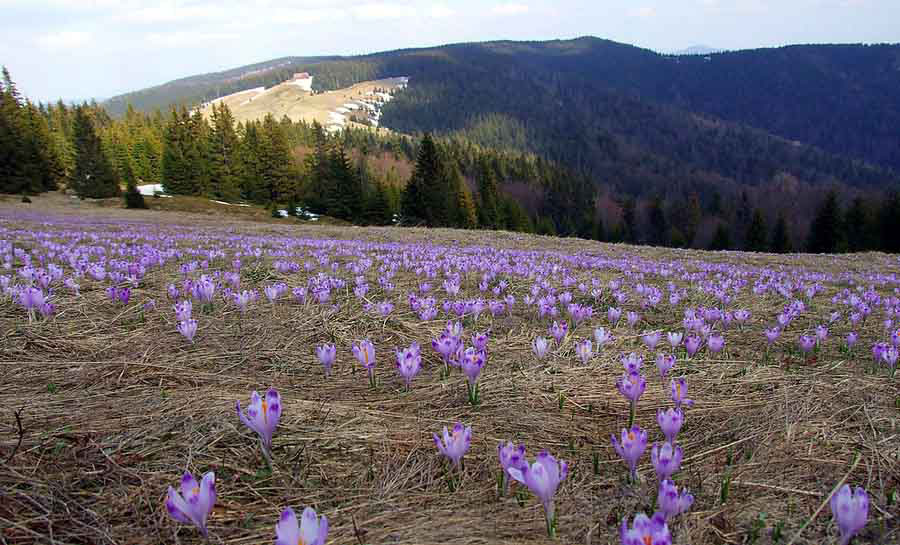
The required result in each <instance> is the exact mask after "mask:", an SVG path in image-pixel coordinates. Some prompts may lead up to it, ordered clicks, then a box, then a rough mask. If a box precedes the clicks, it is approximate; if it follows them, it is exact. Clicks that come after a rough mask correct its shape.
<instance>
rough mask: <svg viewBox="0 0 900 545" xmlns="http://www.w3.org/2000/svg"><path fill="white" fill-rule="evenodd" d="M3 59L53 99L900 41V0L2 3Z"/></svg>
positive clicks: (23, 84)
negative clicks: (529, 55)
mask: <svg viewBox="0 0 900 545" xmlns="http://www.w3.org/2000/svg"><path fill="white" fill-rule="evenodd" d="M0 13H2V14H3V15H2V20H3V28H4V32H3V33H2V35H0V64H4V65H6V66H7V67H8V68H9V70H10V71H11V73H12V76H13V79H14V80H15V81H16V83H17V84H18V86H19V89H20V90H21V91H22V92H23V94H25V95H26V96H29V97H30V98H32V99H35V100H41V101H48V100H56V99H57V98H63V99H66V100H68V99H83V98H88V97H98V98H99V97H109V96H113V95H116V94H120V93H124V92H128V91H133V90H137V89H141V88H144V87H149V86H152V85H158V84H161V83H164V82H167V81H170V80H173V79H177V78H179V77H185V76H190V75H195V74H200V73H206V72H214V71H218V70H224V69H228V68H234V67H237V66H241V65H244V64H251V63H254V62H261V61H265V60H269V59H272V58H277V57H284V56H292V55H297V56H312V55H356V54H364V53H374V52H378V51H385V50H391V49H399V48H409V47H424V46H434V45H441V44H445V43H454V42H469V41H485V40H502V39H511V40H549V39H566V38H574V37H577V36H584V35H593V36H598V37H601V38H607V39H610V40H615V41H618V42H623V43H629V44H633V45H637V46H640V47H646V48H650V49H654V50H657V51H663V52H668V51H675V50H681V49H685V48H688V47H690V46H692V45H696V44H700V43H703V44H712V45H714V46H715V47H717V48H722V49H747V48H755V47H772V46H780V45H786V44H794V43H859V42H863V43H882V42H891V43H895V42H900V25H898V24H897V21H900V2H898V1H897V0H592V1H591V0H572V1H563V0H558V1H553V0H499V1H497V0H494V1H491V0H485V1H478V0H447V1H441V0H389V1H376V0H333V1H327V0H241V1H236V0H158V1H155V2H154V1H144V0H121V1H118V0H0Z"/></svg>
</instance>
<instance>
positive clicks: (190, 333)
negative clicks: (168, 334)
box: [178, 318, 197, 343]
mask: <svg viewBox="0 0 900 545" xmlns="http://www.w3.org/2000/svg"><path fill="white" fill-rule="evenodd" d="M178 332H179V333H181V334H182V335H184V338H185V339H187V340H188V342H191V343H193V342H194V335H196V334H197V320H194V319H192V318H188V319H187V320H182V321H180V322H178Z"/></svg>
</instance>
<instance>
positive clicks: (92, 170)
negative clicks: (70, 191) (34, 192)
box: [72, 106, 121, 199]
mask: <svg viewBox="0 0 900 545" xmlns="http://www.w3.org/2000/svg"><path fill="white" fill-rule="evenodd" d="M74 123H75V124H74V128H73V129H74V134H73V137H74V139H75V172H74V174H73V176H72V184H73V186H74V189H75V192H76V193H77V194H78V196H79V197H81V198H85V197H88V198H92V199H103V198H107V197H115V196H117V195H119V193H120V192H121V190H120V189H119V183H118V180H116V177H115V174H114V173H113V169H112V166H111V165H110V163H109V160H108V159H107V157H106V155H105V154H104V153H103V149H102V147H101V143H100V138H99V137H98V136H97V133H96V131H95V130H94V123H93V122H92V121H91V118H90V117H89V116H88V113H87V111H86V107H85V106H78V107H76V108H75V122H74Z"/></svg>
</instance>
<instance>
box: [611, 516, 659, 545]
mask: <svg viewBox="0 0 900 545" xmlns="http://www.w3.org/2000/svg"><path fill="white" fill-rule="evenodd" d="M619 541H620V542H621V543H622V545H672V535H671V534H670V533H669V526H668V525H667V524H666V517H665V515H663V514H662V513H655V514H654V515H653V518H647V515H645V514H643V513H638V514H637V515H636V516H635V517H634V522H633V524H632V526H631V528H629V527H628V517H624V518H622V527H621V528H620V529H619Z"/></svg>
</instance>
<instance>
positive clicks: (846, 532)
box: [830, 484, 869, 545]
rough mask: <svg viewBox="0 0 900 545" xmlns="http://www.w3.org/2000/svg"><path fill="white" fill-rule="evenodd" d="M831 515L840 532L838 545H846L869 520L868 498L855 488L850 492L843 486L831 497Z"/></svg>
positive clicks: (863, 491) (862, 491)
mask: <svg viewBox="0 0 900 545" xmlns="http://www.w3.org/2000/svg"><path fill="white" fill-rule="evenodd" d="M830 503H831V514H832V516H833V517H834V520H835V522H837V525H838V528H839V529H840V531H841V541H840V545H847V544H848V543H850V540H851V539H853V536H855V535H856V534H857V533H859V531H860V530H862V529H863V527H864V526H865V525H866V520H867V519H868V518H869V496H868V494H866V491H865V490H864V489H863V488H862V487H861V486H857V487H856V490H854V491H851V490H850V485H848V484H845V485H844V486H842V487H841V489H840V490H838V491H837V492H836V493H835V494H834V495H833V496H831V502H830Z"/></svg>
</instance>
